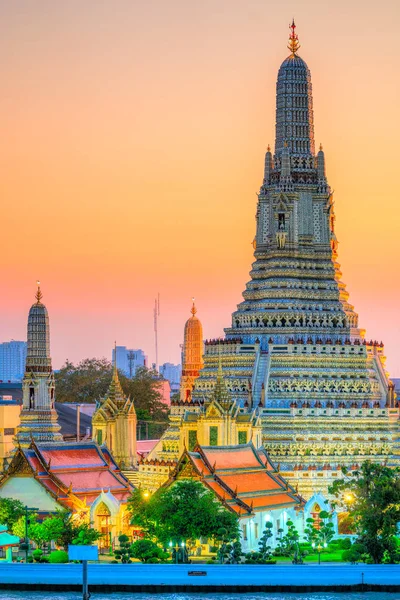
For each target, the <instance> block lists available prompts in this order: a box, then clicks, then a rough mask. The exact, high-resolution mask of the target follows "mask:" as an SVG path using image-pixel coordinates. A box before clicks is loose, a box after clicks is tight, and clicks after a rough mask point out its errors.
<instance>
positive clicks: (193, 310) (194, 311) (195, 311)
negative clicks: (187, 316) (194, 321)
mask: <svg viewBox="0 0 400 600" xmlns="http://www.w3.org/2000/svg"><path fill="white" fill-rule="evenodd" d="M192 302H193V305H192V308H191V309H190V312H191V313H192V315H193V316H194V315H195V314H196V313H197V308H196V306H195V304H194V298H192Z"/></svg>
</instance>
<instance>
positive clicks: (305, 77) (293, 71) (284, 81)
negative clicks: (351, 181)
mask: <svg viewBox="0 0 400 600" xmlns="http://www.w3.org/2000/svg"><path fill="white" fill-rule="evenodd" d="M289 27H290V30H291V33H290V36H289V44H288V48H289V50H290V52H291V54H290V56H288V57H287V58H286V59H285V60H284V61H283V63H282V64H281V67H280V69H279V73H278V81H277V83H276V137H275V156H276V157H280V156H281V154H282V152H283V148H284V143H285V142H287V144H288V149H289V154H290V155H291V156H293V157H296V160H295V161H294V165H293V166H294V167H295V168H298V169H301V170H302V169H310V168H312V167H313V164H312V158H313V157H314V153H315V142H314V116H313V100H312V86H311V73H310V70H309V68H308V67H307V65H306V63H305V61H304V60H303V59H302V58H300V56H299V55H298V54H297V51H298V50H299V48H300V44H299V38H298V35H297V34H296V24H295V22H294V19H293V22H292V24H291V25H290V26H289ZM298 158H301V160H300V161H298V160H297V159H298ZM304 158H307V159H308V160H307V161H306V163H304V160H303V159H304ZM275 168H277V170H278V171H279V160H278V161H275Z"/></svg>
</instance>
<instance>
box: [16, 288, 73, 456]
mask: <svg viewBox="0 0 400 600" xmlns="http://www.w3.org/2000/svg"><path fill="white" fill-rule="evenodd" d="M54 387H55V386H54V373H53V370H52V367H51V357H50V326H49V315H48V313H47V308H46V307H45V305H44V304H43V303H42V292H41V290H40V285H39V282H38V290H37V293H36V302H35V304H33V305H32V306H31V309H30V311H29V317H28V351H27V357H26V367H25V375H24V379H23V383H22V389H23V406H22V411H21V415H20V419H21V421H20V425H19V426H18V428H17V435H16V442H17V443H18V444H19V445H20V446H22V447H28V446H29V445H30V443H31V441H32V439H33V440H35V441H36V442H60V441H62V439H63V438H62V436H61V433H60V426H59V424H58V421H57V412H56V410H55V408H54V401H55V394H54Z"/></svg>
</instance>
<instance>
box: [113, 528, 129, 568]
mask: <svg viewBox="0 0 400 600" xmlns="http://www.w3.org/2000/svg"><path fill="white" fill-rule="evenodd" d="M118 541H119V548H118V549H117V550H115V551H114V556H115V558H116V559H117V561H118V560H120V561H121V563H123V564H127V563H131V562H132V561H131V556H132V551H131V543H130V541H129V538H128V536H127V535H125V534H122V535H120V536H119V537H118Z"/></svg>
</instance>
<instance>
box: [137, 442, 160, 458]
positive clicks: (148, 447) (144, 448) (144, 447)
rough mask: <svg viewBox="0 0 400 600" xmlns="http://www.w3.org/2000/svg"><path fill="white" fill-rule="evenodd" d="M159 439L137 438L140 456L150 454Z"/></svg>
mask: <svg viewBox="0 0 400 600" xmlns="http://www.w3.org/2000/svg"><path fill="white" fill-rule="evenodd" d="M158 442H159V440H137V442H136V452H137V454H138V455H139V456H144V455H147V454H149V453H150V452H151V451H152V450H153V448H154V447H155V446H156V444H157V443H158Z"/></svg>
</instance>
